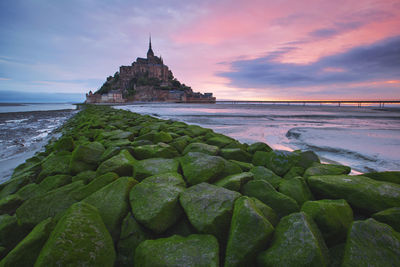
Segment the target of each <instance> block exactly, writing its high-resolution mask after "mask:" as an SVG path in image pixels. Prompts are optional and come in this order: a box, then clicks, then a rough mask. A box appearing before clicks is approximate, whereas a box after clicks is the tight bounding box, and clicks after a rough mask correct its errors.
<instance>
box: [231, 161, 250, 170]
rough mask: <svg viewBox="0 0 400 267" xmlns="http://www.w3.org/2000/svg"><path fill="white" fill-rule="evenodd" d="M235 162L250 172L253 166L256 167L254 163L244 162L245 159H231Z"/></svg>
mask: <svg viewBox="0 0 400 267" xmlns="http://www.w3.org/2000/svg"><path fill="white" fill-rule="evenodd" d="M229 161H230V162H232V163H233V164H236V165H238V166H239V167H240V168H241V169H242V171H244V172H249V171H250V170H251V169H252V168H254V165H253V164H251V163H248V162H243V161H237V160H229Z"/></svg>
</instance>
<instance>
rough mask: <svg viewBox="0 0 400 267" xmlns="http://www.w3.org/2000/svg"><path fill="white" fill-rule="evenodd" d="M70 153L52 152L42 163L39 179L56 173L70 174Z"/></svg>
mask: <svg viewBox="0 0 400 267" xmlns="http://www.w3.org/2000/svg"><path fill="white" fill-rule="evenodd" d="M70 160H71V155H70V154H64V153H63V152H60V153H59V154H52V155H50V156H49V157H48V158H47V159H46V160H44V161H43V163H42V171H41V172H40V174H39V177H38V179H39V181H41V180H42V179H44V178H45V177H47V176H51V175H56V174H69V162H70Z"/></svg>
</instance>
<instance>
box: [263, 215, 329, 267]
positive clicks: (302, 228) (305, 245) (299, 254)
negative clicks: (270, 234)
mask: <svg viewBox="0 0 400 267" xmlns="http://www.w3.org/2000/svg"><path fill="white" fill-rule="evenodd" d="M328 264H329V251H328V248H327V247H326V245H325V243H324V240H323V238H322V236H321V233H320V231H319V230H318V227H317V226H316V225H315V223H314V222H313V220H312V219H311V218H310V217H309V216H308V215H307V214H305V213H303V212H298V213H293V214H290V215H288V216H286V217H283V218H282V219H281V221H280V222H279V224H278V225H277V226H276V228H275V234H274V239H273V241H272V244H271V246H270V247H269V248H268V249H267V250H266V251H264V252H262V253H261V254H260V255H259V257H258V265H259V266H271V267H272V266H287V267H290V266H296V267H301V266H315V267H323V266H328Z"/></svg>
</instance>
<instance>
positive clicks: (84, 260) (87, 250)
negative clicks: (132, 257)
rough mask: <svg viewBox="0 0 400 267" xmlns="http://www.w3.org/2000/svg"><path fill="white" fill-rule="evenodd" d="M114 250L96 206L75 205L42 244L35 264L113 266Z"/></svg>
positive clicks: (38, 265) (80, 203)
mask: <svg viewBox="0 0 400 267" xmlns="http://www.w3.org/2000/svg"><path fill="white" fill-rule="evenodd" d="M114 261H115V250H114V245H113V242H112V239H111V236H110V234H109V233H108V231H107V229H106V227H105V225H104V223H103V221H102V219H101V217H100V214H99V212H98V211H97V209H96V208H95V207H93V206H91V205H89V204H87V203H83V202H79V203H76V204H74V205H72V206H71V207H70V208H69V209H68V210H67V212H66V213H65V214H64V216H63V217H62V218H61V219H60V220H59V222H58V223H57V225H56V227H55V229H54V230H53V232H52V233H51V234H50V237H49V239H48V240H47V242H46V244H45V245H44V246H43V248H42V250H41V251H40V254H39V256H38V258H37V260H36V263H35V266H37V267H40V266H46V267H47V266H57V265H58V266H67V265H70V266H114Z"/></svg>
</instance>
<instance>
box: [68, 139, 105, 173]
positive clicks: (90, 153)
mask: <svg viewBox="0 0 400 267" xmlns="http://www.w3.org/2000/svg"><path fill="white" fill-rule="evenodd" d="M104 151H105V148H104V146H103V145H102V144H100V143H99V142H86V143H83V144H80V145H79V146H78V147H77V148H75V150H74V151H73V152H72V157H71V162H70V165H69V168H70V172H71V173H72V174H78V173H80V172H83V171H88V170H96V167H97V165H98V164H99V162H100V160H101V156H102V154H103V153H104Z"/></svg>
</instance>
